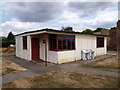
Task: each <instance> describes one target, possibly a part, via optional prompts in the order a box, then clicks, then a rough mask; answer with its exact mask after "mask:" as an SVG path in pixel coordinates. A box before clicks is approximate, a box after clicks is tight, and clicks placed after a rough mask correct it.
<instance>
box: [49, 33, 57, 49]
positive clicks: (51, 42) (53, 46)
mask: <svg viewBox="0 0 120 90" xmlns="http://www.w3.org/2000/svg"><path fill="white" fill-rule="evenodd" d="M49 49H50V50H56V35H55V34H50V35H49Z"/></svg>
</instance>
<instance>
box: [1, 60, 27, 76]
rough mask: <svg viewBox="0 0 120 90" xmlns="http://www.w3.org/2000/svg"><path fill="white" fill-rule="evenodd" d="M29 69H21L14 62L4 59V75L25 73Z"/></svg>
mask: <svg viewBox="0 0 120 90" xmlns="http://www.w3.org/2000/svg"><path fill="white" fill-rule="evenodd" d="M25 70H27V69H25V68H23V67H20V66H19V65H17V64H15V63H14V62H12V61H9V60H7V59H4V58H2V75H6V74H10V73H16V72H21V71H25Z"/></svg>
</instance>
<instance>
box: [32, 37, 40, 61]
mask: <svg viewBox="0 0 120 90" xmlns="http://www.w3.org/2000/svg"><path fill="white" fill-rule="evenodd" d="M39 49H40V45H39V38H37V37H32V38H31V56H32V60H34V61H35V60H39V59H40V50H39Z"/></svg>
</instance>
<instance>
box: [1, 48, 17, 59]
mask: <svg viewBox="0 0 120 90" xmlns="http://www.w3.org/2000/svg"><path fill="white" fill-rule="evenodd" d="M6 49H7V48H0V57H8V56H15V49H13V48H11V49H10V50H9V51H6Z"/></svg>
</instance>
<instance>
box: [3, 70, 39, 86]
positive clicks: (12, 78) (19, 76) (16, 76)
mask: <svg viewBox="0 0 120 90" xmlns="http://www.w3.org/2000/svg"><path fill="white" fill-rule="evenodd" d="M36 75H38V74H36V73H34V72H31V71H29V70H27V71H24V72H18V73H15V74H8V75H3V76H2V84H6V83H8V82H12V81H15V80H20V79H22V78H26V77H31V76H36Z"/></svg>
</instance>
